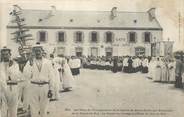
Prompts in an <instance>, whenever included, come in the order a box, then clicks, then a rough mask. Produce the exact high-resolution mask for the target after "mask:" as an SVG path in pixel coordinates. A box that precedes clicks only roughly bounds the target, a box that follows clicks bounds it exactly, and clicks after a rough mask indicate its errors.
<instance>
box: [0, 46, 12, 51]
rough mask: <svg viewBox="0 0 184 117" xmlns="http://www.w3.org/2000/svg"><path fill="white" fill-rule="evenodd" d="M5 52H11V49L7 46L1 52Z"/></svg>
mask: <svg viewBox="0 0 184 117" xmlns="http://www.w3.org/2000/svg"><path fill="white" fill-rule="evenodd" d="M4 51H9V52H10V51H11V49H10V48H7V47H6V46H4V47H3V48H2V49H1V52H4Z"/></svg>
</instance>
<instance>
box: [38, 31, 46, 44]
mask: <svg viewBox="0 0 184 117" xmlns="http://www.w3.org/2000/svg"><path fill="white" fill-rule="evenodd" d="M38 36H39V42H45V41H46V39H47V32H46V31H40V32H39V35H38Z"/></svg>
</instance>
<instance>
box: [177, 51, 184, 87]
mask: <svg viewBox="0 0 184 117" xmlns="http://www.w3.org/2000/svg"><path fill="white" fill-rule="evenodd" d="M175 57H176V69H175V78H176V81H175V87H176V88H182V87H183V86H182V70H183V69H184V68H183V66H182V55H180V54H177V55H176V56H175Z"/></svg>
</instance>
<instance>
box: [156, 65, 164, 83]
mask: <svg viewBox="0 0 184 117" xmlns="http://www.w3.org/2000/svg"><path fill="white" fill-rule="evenodd" d="M161 76H162V69H161V68H160V67H159V68H158V67H157V68H156V69H155V77H154V81H156V82H157V81H161Z"/></svg>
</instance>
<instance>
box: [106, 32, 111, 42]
mask: <svg viewBox="0 0 184 117" xmlns="http://www.w3.org/2000/svg"><path fill="white" fill-rule="evenodd" d="M105 41H106V43H112V41H113V33H112V32H106V40H105Z"/></svg>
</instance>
